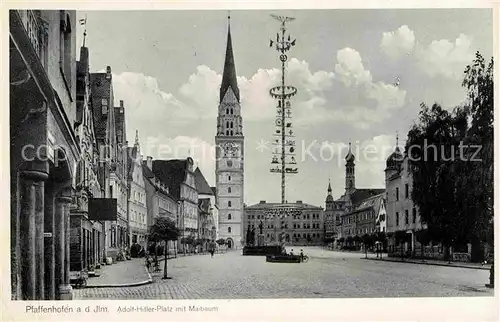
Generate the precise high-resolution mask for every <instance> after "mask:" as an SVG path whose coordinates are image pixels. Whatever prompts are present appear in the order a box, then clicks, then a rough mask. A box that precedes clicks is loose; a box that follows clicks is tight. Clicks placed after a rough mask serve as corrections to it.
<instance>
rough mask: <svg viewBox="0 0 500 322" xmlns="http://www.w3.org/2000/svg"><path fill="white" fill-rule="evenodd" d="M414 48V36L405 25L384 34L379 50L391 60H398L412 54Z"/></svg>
mask: <svg viewBox="0 0 500 322" xmlns="http://www.w3.org/2000/svg"><path fill="white" fill-rule="evenodd" d="M414 46H415V34H414V33H413V30H411V29H410V28H408V26H407V25H403V26H401V27H399V28H398V29H397V30H395V31H389V32H384V33H383V34H382V41H381V43H380V48H381V49H382V51H383V52H384V53H385V54H387V55H388V56H389V57H391V58H395V59H396V58H399V57H400V56H402V55H405V54H406V55H407V54H409V53H411V52H412V50H413V47H414Z"/></svg>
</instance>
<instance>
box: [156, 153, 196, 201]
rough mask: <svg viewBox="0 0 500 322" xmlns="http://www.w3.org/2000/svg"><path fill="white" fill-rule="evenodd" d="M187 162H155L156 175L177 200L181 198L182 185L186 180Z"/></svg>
mask: <svg viewBox="0 0 500 322" xmlns="http://www.w3.org/2000/svg"><path fill="white" fill-rule="evenodd" d="M187 167H188V164H187V160H186V159H184V160H154V161H153V173H154V175H155V176H156V177H157V178H158V179H159V180H160V181H161V182H163V183H164V184H165V185H167V186H168V187H169V189H170V193H171V194H172V195H173V196H174V197H175V198H177V199H180V197H181V183H183V182H184V181H185V179H186V171H187Z"/></svg>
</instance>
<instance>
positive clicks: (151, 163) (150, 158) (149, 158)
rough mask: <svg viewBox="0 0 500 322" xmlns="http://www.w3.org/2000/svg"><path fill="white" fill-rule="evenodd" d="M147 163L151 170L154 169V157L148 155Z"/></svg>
mask: <svg viewBox="0 0 500 322" xmlns="http://www.w3.org/2000/svg"><path fill="white" fill-rule="evenodd" d="M146 165H147V167H148V168H149V170H151V171H153V157H150V156H148V157H146Z"/></svg>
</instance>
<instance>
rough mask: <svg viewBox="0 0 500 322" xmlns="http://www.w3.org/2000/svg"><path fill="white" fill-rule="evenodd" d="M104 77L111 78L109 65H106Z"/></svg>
mask: <svg viewBox="0 0 500 322" xmlns="http://www.w3.org/2000/svg"><path fill="white" fill-rule="evenodd" d="M106 79H111V66H107V67H106Z"/></svg>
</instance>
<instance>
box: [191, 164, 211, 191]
mask: <svg viewBox="0 0 500 322" xmlns="http://www.w3.org/2000/svg"><path fill="white" fill-rule="evenodd" d="M194 180H195V183H196V190H197V191H198V194H203V195H210V196H213V195H214V193H213V191H212V189H211V188H210V185H209V184H208V182H207V180H206V179H205V177H204V176H203V173H201V170H200V168H196V170H194Z"/></svg>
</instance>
